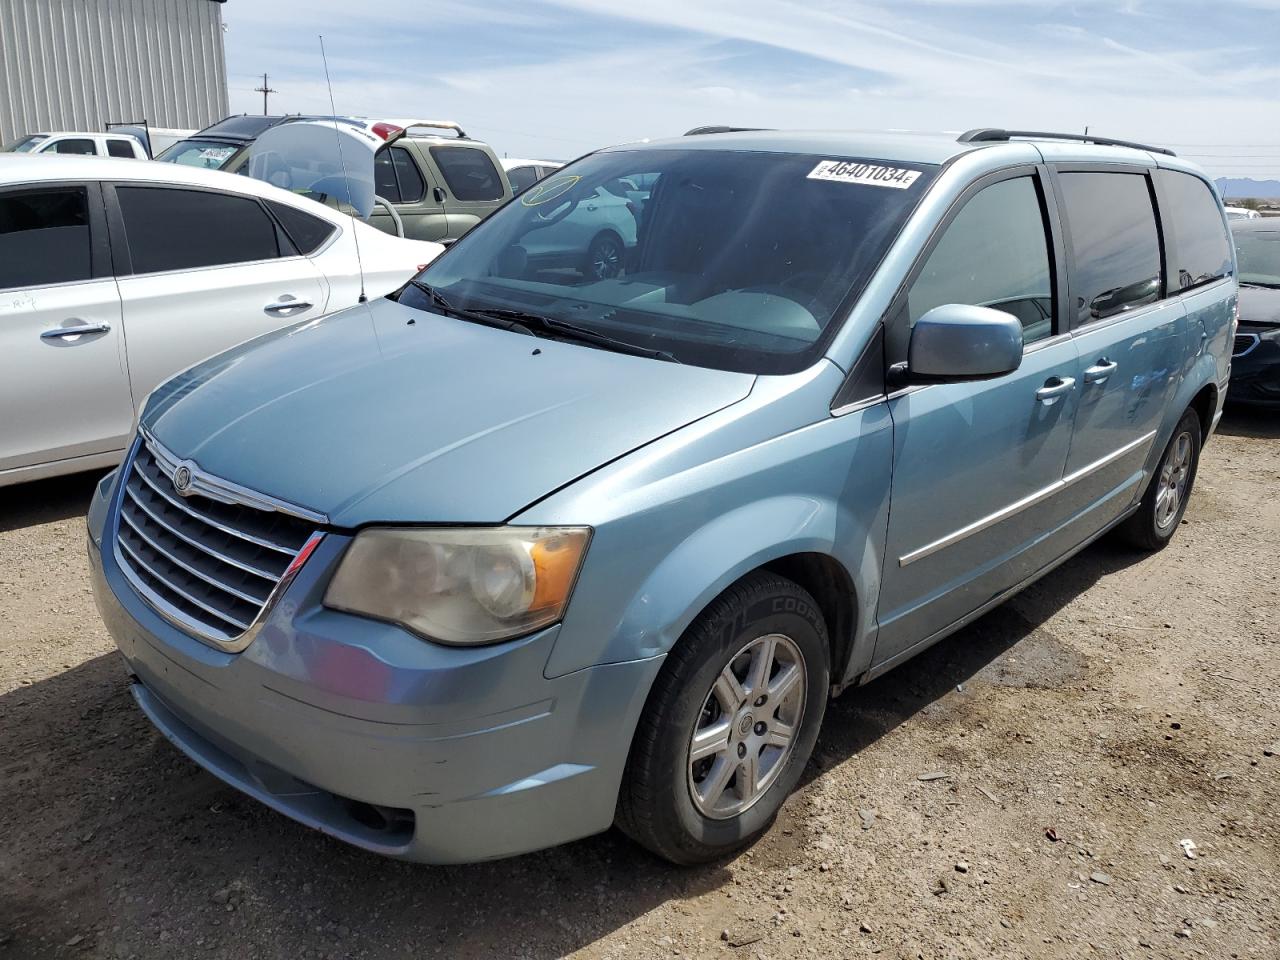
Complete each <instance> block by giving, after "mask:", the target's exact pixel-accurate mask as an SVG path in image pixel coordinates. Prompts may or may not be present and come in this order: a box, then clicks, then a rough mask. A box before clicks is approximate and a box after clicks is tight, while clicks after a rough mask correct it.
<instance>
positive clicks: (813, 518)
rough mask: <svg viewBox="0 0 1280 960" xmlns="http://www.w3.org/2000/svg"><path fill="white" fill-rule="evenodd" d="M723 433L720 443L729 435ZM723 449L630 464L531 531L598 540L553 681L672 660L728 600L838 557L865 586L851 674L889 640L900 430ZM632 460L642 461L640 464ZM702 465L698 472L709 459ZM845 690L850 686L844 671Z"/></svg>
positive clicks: (882, 425) (857, 587) (864, 424)
mask: <svg viewBox="0 0 1280 960" xmlns="http://www.w3.org/2000/svg"><path fill="white" fill-rule="evenodd" d="M716 432H717V433H718V431H716ZM721 439H723V438H721V437H715V438H713V437H705V436H704V437H702V438H701V440H700V441H696V442H692V443H680V442H678V441H677V440H676V438H674V437H673V438H672V440H671V442H672V445H673V446H675V447H678V449H677V450H676V451H675V452H674V453H672V454H670V455H669V456H668V455H667V454H665V453H663V452H661V451H652V452H650V453H649V454H647V455H645V454H642V455H640V457H638V458H637V459H638V460H641V461H644V462H643V463H639V464H638V463H636V462H635V461H632V462H631V463H628V462H626V460H624V461H623V462H620V463H618V464H616V465H614V466H612V467H610V468H606V469H605V470H604V471H601V472H600V473H599V474H597V475H595V476H594V477H592V478H590V480H588V481H587V482H585V483H584V484H582V485H581V486H577V485H575V489H571V490H568V491H565V492H564V493H563V494H561V495H559V496H558V497H556V498H553V500H554V502H551V501H548V502H544V503H543V504H541V505H540V506H539V507H538V508H537V509H536V510H534V511H530V513H528V514H525V515H524V516H522V517H521V518H520V521H519V522H522V523H539V524H544V523H545V524H567V523H570V522H571V518H572V522H576V523H584V522H585V523H590V524H591V525H592V526H593V527H594V531H595V532H594V535H593V536H592V540H591V546H590V548H589V549H588V553H587V560H586V563H585V565H584V567H583V571H582V575H581V577H580V578H579V581H578V584H577V586H576V587H575V589H574V595H573V599H572V600H571V602H570V604H569V609H568V611H567V613H566V616H565V619H564V622H563V625H562V629H561V633H560V636H559V638H558V640H557V642H556V647H555V650H554V651H553V652H552V655H551V659H550V660H549V662H548V664H547V670H546V673H547V676H549V677H555V676H559V675H561V674H564V673H567V672H570V671H573V670H579V669H583V668H585V667H589V666H593V665H595V664H599V663H617V662H622V661H627V660H637V659H642V658H647V657H654V656H659V655H662V654H664V653H666V652H667V651H668V650H670V649H671V647H672V646H673V645H674V644H675V642H676V641H677V640H678V639H679V638H680V636H681V634H683V633H684V631H685V630H686V629H687V628H688V626H689V624H690V623H692V622H693V620H694V618H695V617H697V616H698V614H699V613H701V611H702V610H704V609H705V608H706V606H707V604H708V603H710V602H711V601H712V600H713V599H714V598H715V597H716V596H717V595H718V594H719V593H721V592H722V591H723V590H724V589H725V588H726V587H728V586H729V585H730V584H732V583H733V582H734V581H736V580H738V579H739V578H741V577H742V576H744V575H745V574H747V573H749V572H750V571H752V570H754V569H757V568H759V567H761V566H763V565H765V564H767V563H769V562H770V561H773V560H778V559H780V558H782V557H786V556H789V555H794V554H801V553H815V554H821V555H824V556H827V557H830V558H832V559H834V560H835V561H836V563H838V564H839V565H840V566H841V567H842V568H843V569H844V571H845V572H846V573H847V574H848V577H849V580H850V582H851V583H852V585H853V590H854V594H855V597H854V601H855V610H856V616H855V622H854V624H853V634H854V636H853V637H852V638H841V639H842V640H846V639H848V640H852V643H853V648H852V656H851V663H850V669H853V668H854V667H855V666H857V667H858V668H859V669H862V668H865V665H866V661H867V660H869V657H870V651H871V648H872V644H873V643H874V639H875V638H874V633H875V627H874V624H875V620H874V617H875V609H876V602H877V600H878V599H879V592H880V564H881V561H882V558H883V554H884V536H885V528H886V525H887V522H888V508H889V479H890V469H891V464H892V453H893V450H892V445H893V427H892V423H891V421H890V419H889V416H888V412H887V410H885V409H884V408H883V407H872V408H868V409H865V410H862V411H856V412H853V413H850V414H848V415H846V416H842V417H830V416H829V417H828V418H827V419H825V420H823V421H820V422H818V423H812V424H809V425H808V426H805V427H802V428H800V429H796V430H792V431H790V432H787V433H784V434H781V435H778V436H774V437H772V438H770V439H768V440H765V441H763V442H758V443H754V444H751V445H749V446H745V447H742V446H737V447H735V445H734V444H731V443H726V444H725V445H724V446H723V447H721V450H720V451H717V453H716V455H713V456H709V457H705V458H702V459H698V460H697V462H689V461H687V460H686V461H684V462H681V463H679V466H678V468H677V466H676V462H677V461H679V460H680V458H681V456H682V455H688V454H691V453H693V452H694V451H701V452H703V453H706V452H707V451H708V449H709V448H710V447H711V446H712V445H713V444H717V442H718V441H719V440H721ZM627 459H628V460H629V459H630V458H627ZM695 459H696V458H695ZM833 666H834V669H835V671H836V676H835V677H834V679H835V680H837V681H839V680H841V679H844V675H843V674H842V673H841V672H840V666H841V665H839V664H837V665H833Z"/></svg>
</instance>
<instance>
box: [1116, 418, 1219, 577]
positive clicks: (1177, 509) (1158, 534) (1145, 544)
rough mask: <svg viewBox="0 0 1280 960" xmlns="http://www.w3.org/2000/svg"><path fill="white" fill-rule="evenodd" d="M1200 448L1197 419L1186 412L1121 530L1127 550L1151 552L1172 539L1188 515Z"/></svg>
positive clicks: (1198, 463) (1159, 548) (1161, 547)
mask: <svg viewBox="0 0 1280 960" xmlns="http://www.w3.org/2000/svg"><path fill="white" fill-rule="evenodd" d="M1200 445H1201V433H1200V417H1199V416H1198V415H1197V414H1196V412H1195V411H1194V410H1188V411H1187V412H1186V413H1184V414H1183V415H1182V419H1181V420H1179V421H1178V425H1177V426H1176V427H1174V429H1173V436H1172V437H1171V438H1170V439H1169V445H1168V446H1167V447H1165V450H1164V454H1163V455H1162V456H1161V457H1160V463H1159V465H1158V466H1157V467H1156V470H1155V473H1154V474H1153V475H1152V477H1151V482H1150V483H1149V484H1148V485H1147V490H1146V492H1145V493H1144V494H1143V495H1142V503H1141V504H1139V506H1138V510H1137V512H1136V513H1135V514H1134V515H1133V516H1131V517H1130V518H1129V519H1128V520H1126V521H1125V522H1124V523H1123V524H1122V525H1121V526H1120V529H1119V533H1120V535H1121V537H1123V539H1124V540H1125V541H1126V542H1127V543H1128V544H1129V545H1130V546H1132V547H1136V548H1137V549H1139V550H1146V551H1150V552H1154V551H1156V550H1161V549H1163V548H1164V547H1165V546H1166V545H1167V544H1168V543H1169V541H1170V540H1172V539H1173V534H1174V532H1175V531H1176V530H1177V529H1178V525H1179V524H1181V523H1182V515H1183V514H1184V513H1186V511H1187V501H1188V499H1190V497H1191V487H1192V485H1193V484H1194V483H1195V479H1196V468H1197V467H1199V465H1200Z"/></svg>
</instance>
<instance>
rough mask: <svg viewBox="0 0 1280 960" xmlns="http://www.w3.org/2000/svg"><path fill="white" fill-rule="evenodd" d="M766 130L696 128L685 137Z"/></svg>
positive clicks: (687, 131)
mask: <svg viewBox="0 0 1280 960" xmlns="http://www.w3.org/2000/svg"><path fill="white" fill-rule="evenodd" d="M765 129H768V128H767V127H721V126H715V125H713V126H709V127H694V128H693V129H692V130H686V131H685V134H684V135H685V136H686V137H701V136H703V135H705V134H708V133H755V132H757V131H759V130H765Z"/></svg>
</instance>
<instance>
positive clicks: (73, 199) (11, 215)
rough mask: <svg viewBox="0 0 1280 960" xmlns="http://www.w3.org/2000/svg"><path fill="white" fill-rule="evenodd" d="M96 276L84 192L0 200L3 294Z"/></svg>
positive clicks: (45, 192)
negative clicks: (17, 288)
mask: <svg viewBox="0 0 1280 960" xmlns="http://www.w3.org/2000/svg"><path fill="white" fill-rule="evenodd" d="M92 275H93V274H92V262H91V255H90V243H89V209H88V199H87V196H86V193H85V189H84V187H68V188H66V189H59V190H42V191H40V192H38V193H20V194H9V195H5V196H0V289H5V290H11V289H14V288H16V287H44V286H49V285H50V284H54V283H72V282H74V281H76V280H88V279H89V278H90V277H91V276H92Z"/></svg>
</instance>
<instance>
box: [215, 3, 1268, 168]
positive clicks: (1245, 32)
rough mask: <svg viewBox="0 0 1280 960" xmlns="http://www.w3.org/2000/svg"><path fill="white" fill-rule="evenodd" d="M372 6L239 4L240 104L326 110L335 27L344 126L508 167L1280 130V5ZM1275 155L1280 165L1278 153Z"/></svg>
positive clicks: (235, 25)
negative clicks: (774, 137) (845, 138)
mask: <svg viewBox="0 0 1280 960" xmlns="http://www.w3.org/2000/svg"><path fill="white" fill-rule="evenodd" d="M366 7H367V9H364V8H353V6H352V5H351V4H350V3H349V0H311V2H304V0H273V2H271V3H266V4H247V3H246V4H239V5H234V4H232V5H228V6H227V8H226V10H225V17H226V19H227V21H228V24H229V31H228V34H227V47H228V52H229V60H230V69H231V77H232V79H231V86H232V87H233V96H232V102H233V104H236V105H237V106H239V107H241V108H244V109H253V108H254V106H255V104H257V103H260V101H259V100H258V98H257V97H256V96H254V95H253V94H252V92H251V88H252V87H253V86H256V83H253V82H251V81H250V79H249V78H250V76H251V74H253V73H254V72H255V71H256V72H259V73H260V72H261V70H262V69H263V68H264V67H265V68H267V69H269V70H271V71H272V81H271V83H272V86H274V87H276V88H277V89H279V90H280V91H281V93H280V94H279V95H278V96H277V97H276V98H275V101H274V103H273V106H276V107H278V108H280V109H289V110H301V111H307V112H317V111H322V110H327V109H328V106H327V105H328V95H327V92H326V91H325V88H324V84H323V79H322V76H321V74H320V71H319V56H318V46H317V45H316V42H315V40H314V35H315V34H316V33H324V34H325V35H326V38H327V42H328V44H329V54H330V66H331V68H332V72H333V77H334V94H335V99H336V102H337V104H338V108H339V110H343V111H347V112H351V113H361V114H365V115H383V116H408V115H417V116H436V115H440V116H449V117H452V118H454V119H458V120H459V121H461V122H463V124H464V126H467V127H468V128H473V127H474V128H475V130H476V132H477V133H479V134H480V135H483V136H486V137H487V138H489V139H491V140H492V141H493V142H494V143H495V145H496V146H498V147H499V149H506V150H508V151H509V152H511V153H512V154H539V155H546V154H551V155H561V156H572V155H576V154H577V153H580V152H582V151H584V150H586V149H589V148H591V147H592V146H597V145H600V144H602V143H606V142H617V141H624V140H629V139H635V138H639V137H644V136H661V135H669V134H675V133H678V132H680V131H682V130H684V129H687V128H688V127H691V126H695V125H697V124H700V123H708V122H732V123H738V124H742V125H748V126H789V127H804V126H807V127H858V128H898V129H902V128H907V129H933V130H944V129H963V128H965V127H968V126H991V125H1003V126H1026V127H1035V128H1050V129H1052V128H1059V129H1080V128H1082V127H1083V126H1084V125H1085V124H1088V125H1090V126H1091V127H1092V128H1093V129H1095V130H1100V131H1105V132H1108V133H1112V134H1114V135H1117V136H1131V137H1135V138H1140V139H1141V138H1151V139H1155V140H1160V139H1164V138H1176V139H1178V140H1185V141H1187V142H1189V143H1193V144H1199V143H1225V144H1234V143H1273V142H1274V143H1280V133H1277V132H1272V131H1275V130H1276V128H1277V127H1278V126H1280V124H1277V123H1276V120H1278V119H1280V116H1278V112H1277V108H1276V107H1275V105H1274V89H1275V83H1276V81H1277V79H1280V67H1278V66H1277V64H1276V61H1275V58H1274V51H1273V49H1272V48H1273V44H1274V39H1275V38H1276V37H1278V36H1280V0H1227V2H1221V3H1219V4H1217V5H1215V7H1214V8H1213V10H1212V11H1207V10H1206V8H1204V6H1203V5H1202V4H1201V3H1198V2H1197V3H1192V2H1190V0H1159V2H1155V0H1149V2H1140V0H1131V2H1128V3H1125V4H1123V5H1122V6H1117V5H1116V3H1115V2H1114V0H1111V2H1102V0H1072V2H1056V0H1018V2H1016V3H1015V2H1012V0H899V2H897V3H894V4H879V3H870V2H862V0H840V2H837V0H806V2H796V0H733V2H730V0H645V2H644V3H631V4H619V3H617V2H616V0H549V2H534V0H525V2H518V0H488V2H485V3H483V4H481V3H473V2H465V0H433V2H430V3H418V2H411V0H382V2H379V3H377V4H367V5H366ZM1267 118H1270V120H1269V121H1268V119H1267ZM1254 131H1258V132H1254ZM1206 152H1207V151H1206ZM1241 153H1252V154H1258V151H1257V150H1252V151H1244V150H1242V151H1241ZM1270 154H1274V155H1277V156H1280V147H1277V148H1275V149H1271V150H1270ZM1263 155H1264V156H1265V154H1263ZM1226 159H1227V161H1229V162H1233V163H1235V164H1236V168H1237V170H1238V172H1245V171H1247V170H1250V171H1253V172H1256V173H1259V174H1261V173H1263V172H1265V171H1264V170H1263V169H1260V166H1261V165H1262V164H1263V163H1265V162H1266V161H1261V160H1247V159H1241V158H1239V157H1234V158H1233V157H1228V158H1226ZM1214 162H1217V158H1214ZM1206 163H1208V160H1206ZM1255 164H1256V165H1258V166H1257V167H1255ZM1223 166H1225V165H1223ZM1276 171H1277V172H1280V161H1277V163H1276ZM1224 172H1225V170H1224Z"/></svg>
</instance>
